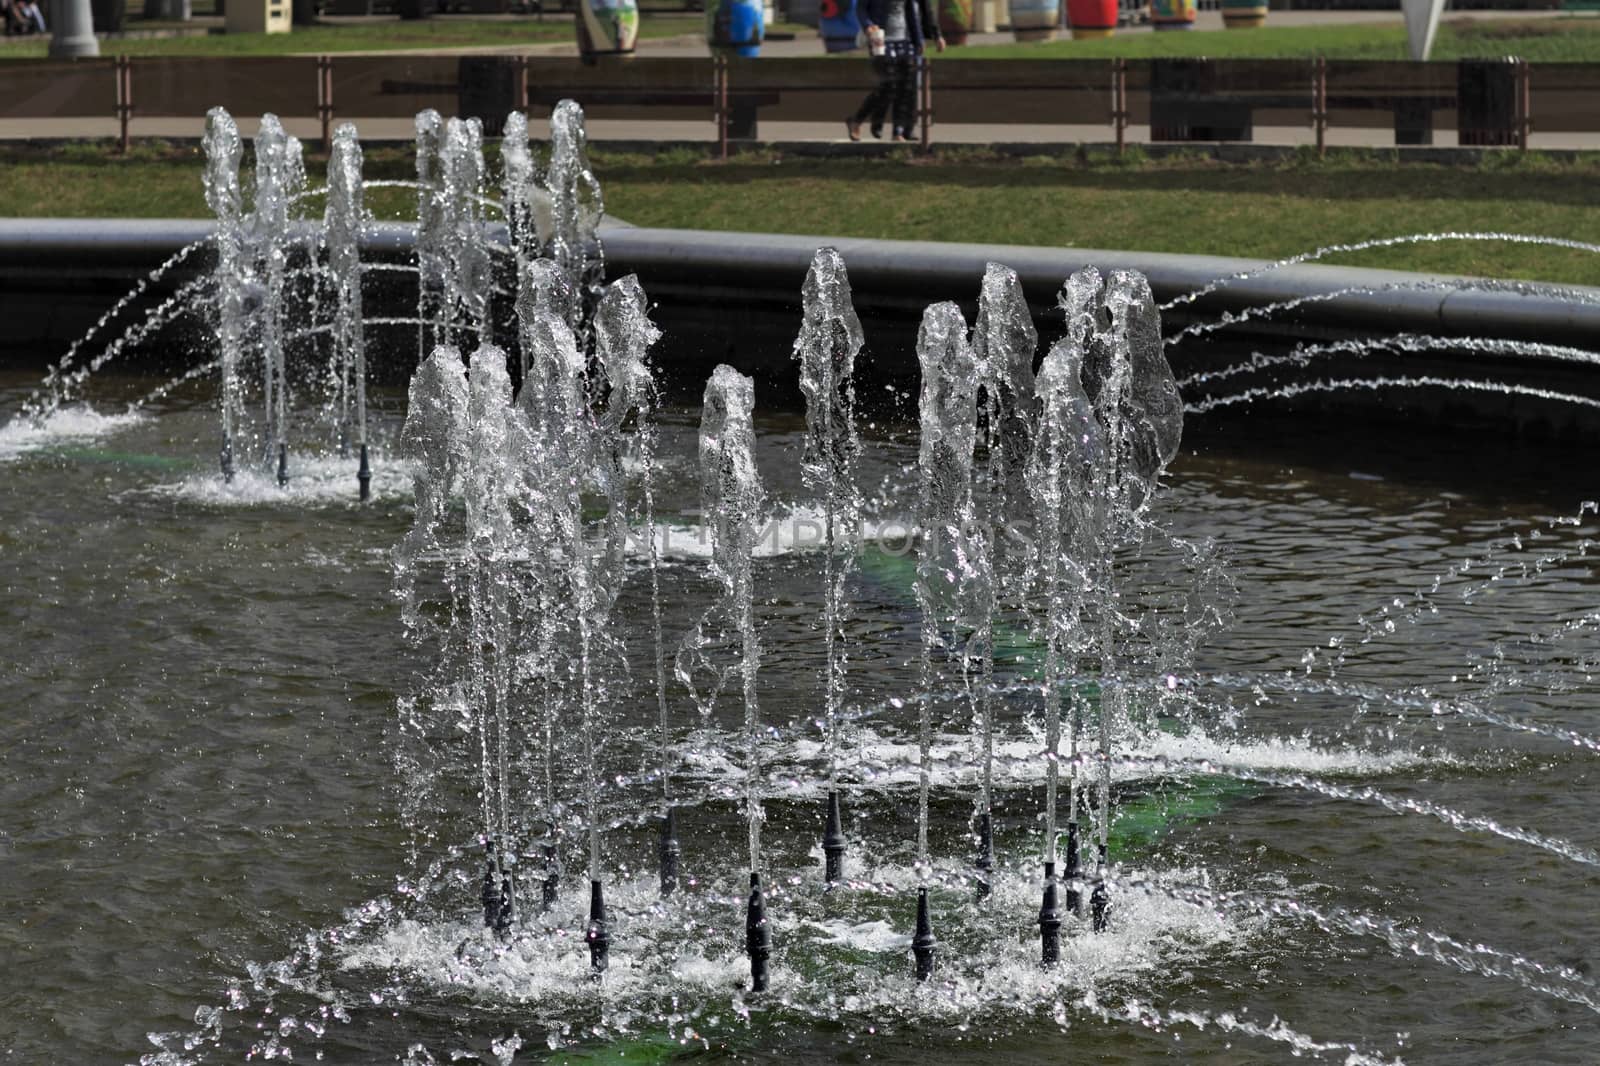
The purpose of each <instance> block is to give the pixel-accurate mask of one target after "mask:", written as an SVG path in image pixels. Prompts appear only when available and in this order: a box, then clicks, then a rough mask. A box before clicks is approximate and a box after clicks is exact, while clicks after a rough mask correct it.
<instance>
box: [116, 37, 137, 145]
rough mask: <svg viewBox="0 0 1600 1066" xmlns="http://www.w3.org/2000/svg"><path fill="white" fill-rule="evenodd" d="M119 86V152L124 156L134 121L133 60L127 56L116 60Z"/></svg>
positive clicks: (121, 56)
mask: <svg viewBox="0 0 1600 1066" xmlns="http://www.w3.org/2000/svg"><path fill="white" fill-rule="evenodd" d="M114 69H115V71H116V79H117V81H116V84H117V125H118V128H119V133H118V135H117V151H119V152H121V153H122V154H123V155H126V154H127V153H128V147H129V144H130V136H129V132H128V125H129V123H130V122H131V121H132V119H133V60H132V59H131V58H130V57H128V56H125V55H119V56H117V60H116V66H115V68H114Z"/></svg>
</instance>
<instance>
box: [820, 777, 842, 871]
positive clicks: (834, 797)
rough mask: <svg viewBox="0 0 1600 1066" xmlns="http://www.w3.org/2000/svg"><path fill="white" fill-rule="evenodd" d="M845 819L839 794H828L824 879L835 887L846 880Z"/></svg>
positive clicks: (824, 840) (823, 841)
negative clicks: (840, 809) (841, 811)
mask: <svg viewBox="0 0 1600 1066" xmlns="http://www.w3.org/2000/svg"><path fill="white" fill-rule="evenodd" d="M844 850H845V839H844V817H843V816H842V815H841V813H840V811H839V793H838V792H837V791H830V792H829V793H828V821H827V825H826V826H825V827H824V828H823V830H822V853H823V855H824V856H826V857H827V864H826V870H825V873H824V877H825V878H826V880H827V882H828V884H829V885H830V886H831V885H834V884H836V883H838V882H839V881H842V880H844Z"/></svg>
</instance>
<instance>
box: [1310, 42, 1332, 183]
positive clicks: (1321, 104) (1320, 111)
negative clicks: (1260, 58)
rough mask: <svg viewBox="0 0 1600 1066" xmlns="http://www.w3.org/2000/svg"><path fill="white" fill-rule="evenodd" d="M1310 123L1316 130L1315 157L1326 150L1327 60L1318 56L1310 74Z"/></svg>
mask: <svg viewBox="0 0 1600 1066" xmlns="http://www.w3.org/2000/svg"><path fill="white" fill-rule="evenodd" d="M1311 125H1312V126H1313V127H1315V129H1316V131H1317V158H1318V159H1320V158H1322V157H1323V156H1324V155H1325V154H1327V151H1328V61H1327V59H1325V58H1324V57H1322V56H1318V57H1317V58H1316V60H1315V62H1314V63H1313V65H1312V74H1311Z"/></svg>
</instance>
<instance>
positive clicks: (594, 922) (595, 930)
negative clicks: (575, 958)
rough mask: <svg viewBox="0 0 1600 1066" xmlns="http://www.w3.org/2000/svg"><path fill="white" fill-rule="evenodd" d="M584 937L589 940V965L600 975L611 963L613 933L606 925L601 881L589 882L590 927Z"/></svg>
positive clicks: (596, 974)
mask: <svg viewBox="0 0 1600 1066" xmlns="http://www.w3.org/2000/svg"><path fill="white" fill-rule="evenodd" d="M583 938H584V939H585V940H586V941H588V942H589V966H590V968H592V969H593V970H594V975H595V976H596V977H599V976H600V975H601V974H603V973H605V972H606V967H607V966H608V965H610V963H611V957H610V956H611V933H610V931H609V930H608V929H607V927H606V899H605V893H604V892H603V890H602V889H601V887H600V882H599V881H590V882H589V929H588V932H586V933H584V936H583Z"/></svg>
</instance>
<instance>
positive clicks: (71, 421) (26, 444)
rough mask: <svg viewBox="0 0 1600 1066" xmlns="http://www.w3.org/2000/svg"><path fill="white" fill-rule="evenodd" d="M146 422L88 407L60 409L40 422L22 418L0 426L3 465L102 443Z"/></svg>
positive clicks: (133, 415) (128, 413)
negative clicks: (59, 448)
mask: <svg viewBox="0 0 1600 1066" xmlns="http://www.w3.org/2000/svg"><path fill="white" fill-rule="evenodd" d="M144 419H145V416H144V415H142V414H139V413H137V412H133V411H126V412H123V413H122V414H115V415H107V414H101V413H100V412H98V411H96V410H94V408H92V407H89V406H87V405H81V406H72V407H57V408H55V409H53V410H51V411H50V412H48V413H47V414H45V415H44V417H43V419H42V421H40V422H34V421H33V420H32V419H30V418H28V417H26V416H18V417H15V418H13V419H12V420H11V421H9V422H7V423H6V424H5V425H3V426H0V463H5V462H11V461H12V460H15V459H19V458H21V457H22V456H25V455H29V454H32V453H34V452H38V451H44V450H47V449H50V448H54V447H56V446H58V445H62V444H81V443H83V442H84V441H91V440H98V439H99V438H101V437H106V436H110V435H111V434H113V433H116V432H118V431H120V430H123V429H126V428H127V427H129V426H132V425H136V424H138V423H139V422H142V421H143V420H144Z"/></svg>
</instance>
